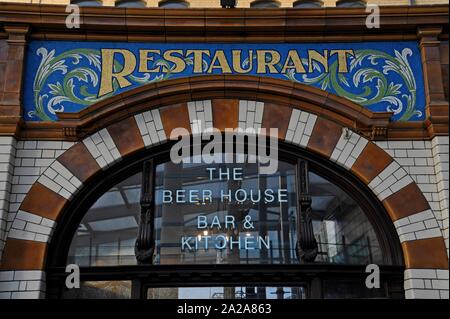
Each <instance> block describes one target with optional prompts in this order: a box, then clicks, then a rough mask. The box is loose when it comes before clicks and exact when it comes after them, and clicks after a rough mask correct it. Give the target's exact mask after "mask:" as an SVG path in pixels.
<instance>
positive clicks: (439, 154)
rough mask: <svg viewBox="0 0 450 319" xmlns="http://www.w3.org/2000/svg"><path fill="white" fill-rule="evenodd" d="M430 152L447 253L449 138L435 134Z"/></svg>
mask: <svg viewBox="0 0 450 319" xmlns="http://www.w3.org/2000/svg"><path fill="white" fill-rule="evenodd" d="M431 145H432V152H433V158H434V170H435V174H436V183H437V191H438V195H439V207H440V210H441V218H442V236H443V237H444V240H445V246H446V247H447V256H448V255H449V240H448V204H449V185H448V181H449V179H448V172H449V158H448V156H449V155H448V153H449V138H448V136H436V137H435V138H434V139H433V140H432V141H431Z"/></svg>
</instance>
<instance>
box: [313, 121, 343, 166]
mask: <svg viewBox="0 0 450 319" xmlns="http://www.w3.org/2000/svg"><path fill="white" fill-rule="evenodd" d="M341 134H342V126H340V125H338V124H336V123H334V122H332V121H329V120H326V119H323V118H320V117H318V118H317V120H316V124H315V125H314V129H313V131H312V133H311V137H310V138H309V142H308V145H307V148H308V149H310V150H313V151H314V152H317V153H319V154H321V155H323V156H325V157H330V156H331V154H332V153H333V150H334V148H335V147H336V144H337V143H338V141H339V138H340V137H341Z"/></svg>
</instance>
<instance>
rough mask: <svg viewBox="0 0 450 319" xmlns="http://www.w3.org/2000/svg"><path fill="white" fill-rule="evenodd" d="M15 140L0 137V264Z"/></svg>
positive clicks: (7, 211) (4, 238)
mask: <svg viewBox="0 0 450 319" xmlns="http://www.w3.org/2000/svg"><path fill="white" fill-rule="evenodd" d="M15 147H16V140H15V138H14V137H12V136H0V263H1V260H2V254H3V248H4V246H5V240H6V230H7V220H8V213H9V202H10V193H11V184H12V178H13V171H14V159H15V153H16V148H15Z"/></svg>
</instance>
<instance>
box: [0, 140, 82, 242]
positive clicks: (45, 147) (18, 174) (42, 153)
mask: <svg viewBox="0 0 450 319" xmlns="http://www.w3.org/2000/svg"><path fill="white" fill-rule="evenodd" d="M73 144H74V143H73V142H62V141H17V143H16V145H15V148H14V149H17V151H19V150H20V151H21V152H18V155H19V156H18V157H17V156H15V160H14V165H13V166H12V169H11V175H12V180H11V183H12V187H11V192H10V198H9V212H8V217H7V227H6V234H5V237H6V236H7V232H8V231H9V229H10V228H11V227H12V224H13V222H14V219H15V215H16V212H17V210H18V209H19V207H20V204H21V202H22V200H23V199H24V198H25V196H26V194H27V193H28V191H29V189H30V188H31V185H32V184H33V183H34V182H36V180H37V179H38V178H39V177H40V175H42V174H43V173H44V171H45V170H47V168H48V167H49V166H50V165H51V164H52V163H53V162H54V160H55V159H56V157H58V156H59V155H60V154H61V153H62V152H64V151H65V150H67V149H68V148H70V147H71V146H72V145H73ZM24 151H27V152H24ZM32 151H35V152H32ZM15 153H17V152H16V151H15ZM13 155H14V154H13ZM16 155H17V154H16ZM32 155H33V156H34V157H33V156H32ZM50 172H51V171H49V173H50ZM1 174H2V173H1V172H0V175H1Z"/></svg>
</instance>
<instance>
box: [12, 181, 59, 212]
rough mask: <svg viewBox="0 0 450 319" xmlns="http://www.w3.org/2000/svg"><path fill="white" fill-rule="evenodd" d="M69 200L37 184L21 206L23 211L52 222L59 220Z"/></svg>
mask: <svg viewBox="0 0 450 319" xmlns="http://www.w3.org/2000/svg"><path fill="white" fill-rule="evenodd" d="M66 203H67V200H66V199H65V198H64V197H62V196H60V195H58V194H56V193H55V192H53V191H52V190H50V189H48V188H47V187H45V186H44V185H42V184H40V183H38V182H36V183H34V184H33V186H32V187H31V189H30V191H29V192H28V195H27V196H26V197H25V199H24V200H23V202H22V205H21V206H20V209H21V210H24V211H27V212H30V213H33V214H35V215H39V216H42V217H45V218H48V219H51V220H57V219H58V217H59V214H60V212H61V211H62V209H63V208H64V206H65V204H66Z"/></svg>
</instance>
